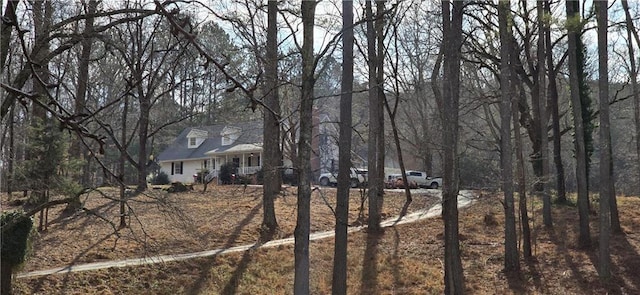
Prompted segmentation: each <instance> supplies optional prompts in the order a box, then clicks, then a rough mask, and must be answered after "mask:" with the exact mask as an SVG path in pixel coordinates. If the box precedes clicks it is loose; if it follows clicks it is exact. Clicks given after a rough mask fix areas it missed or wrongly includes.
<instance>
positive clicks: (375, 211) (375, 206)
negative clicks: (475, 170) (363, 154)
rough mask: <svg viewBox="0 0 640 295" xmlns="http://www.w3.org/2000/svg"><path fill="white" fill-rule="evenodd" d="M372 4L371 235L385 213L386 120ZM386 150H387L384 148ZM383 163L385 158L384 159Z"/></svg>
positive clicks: (369, 15) (368, 8) (369, 47)
mask: <svg viewBox="0 0 640 295" xmlns="http://www.w3.org/2000/svg"><path fill="white" fill-rule="evenodd" d="M371 2H372V1H366V2H365V11H366V12H365V14H366V15H365V16H366V18H367V29H366V32H367V59H368V66H369V72H368V79H369V80H368V81H369V92H368V94H369V133H368V134H369V138H368V139H369V142H368V149H367V164H368V169H369V171H368V175H369V177H368V192H367V193H368V197H369V218H368V220H367V229H368V230H369V231H372V232H378V231H381V230H382V229H381V228H380V221H381V220H380V218H381V217H380V213H381V210H382V207H381V203H382V193H383V192H382V178H383V177H380V171H381V170H382V173H384V165H383V166H380V159H379V158H380V157H381V156H382V157H384V156H383V154H381V153H382V152H383V151H381V150H380V145H381V144H382V145H383V144H384V142H380V140H382V137H383V132H382V130H384V129H382V128H380V127H382V126H384V125H383V123H382V122H383V120H384V113H383V112H382V111H383V109H382V107H383V106H382V99H381V96H382V95H383V90H382V89H383V86H382V80H380V79H379V78H380V76H379V75H382V74H381V73H378V71H381V70H382V69H381V68H380V67H379V65H380V64H381V63H382V60H383V59H384V56H378V51H376V48H377V45H380V44H381V43H376V40H377V38H380V36H377V27H378V26H380V25H381V24H380V20H378V19H377V18H374V15H373V8H372V5H373V4H372V3H371ZM383 148H384V147H383ZM382 162H383V163H384V158H383V159H382Z"/></svg>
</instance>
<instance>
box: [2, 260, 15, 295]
mask: <svg viewBox="0 0 640 295" xmlns="http://www.w3.org/2000/svg"><path fill="white" fill-rule="evenodd" d="M0 265H2V266H1V267H2V269H1V270H0V285H2V287H0V294H7V295H11V294H13V288H12V287H11V283H12V280H11V279H12V276H13V268H12V267H11V264H10V263H7V262H4V261H2V262H0Z"/></svg>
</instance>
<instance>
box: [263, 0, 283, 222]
mask: <svg viewBox="0 0 640 295" xmlns="http://www.w3.org/2000/svg"><path fill="white" fill-rule="evenodd" d="M267 19H268V27H267V54H266V55H267V56H266V57H267V58H266V64H265V79H266V83H267V87H266V88H267V91H268V93H267V96H266V97H265V106H266V108H265V110H264V129H263V130H264V131H263V132H264V136H263V137H264V158H263V164H264V165H263V172H264V189H263V192H262V199H263V202H262V209H263V211H264V215H263V218H262V229H263V230H266V231H267V232H269V233H275V231H276V230H277V228H278V221H277V220H276V211H275V205H274V200H275V198H276V196H277V194H278V192H280V181H279V180H278V179H279V177H280V173H278V171H279V170H278V166H279V164H280V158H281V156H280V122H279V119H278V117H279V116H280V102H279V98H278V1H269V2H268V9H267Z"/></svg>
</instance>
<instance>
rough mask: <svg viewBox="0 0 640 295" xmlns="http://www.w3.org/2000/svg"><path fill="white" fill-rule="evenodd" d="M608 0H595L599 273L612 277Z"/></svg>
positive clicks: (601, 276)
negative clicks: (610, 243) (598, 132)
mask: <svg viewBox="0 0 640 295" xmlns="http://www.w3.org/2000/svg"><path fill="white" fill-rule="evenodd" d="M607 5H608V4H607V2H606V1H596V2H595V7H596V20H597V24H598V91H599V99H600V233H599V245H598V252H599V255H598V262H599V264H598V275H600V278H603V279H609V278H610V277H611V253H610V249H609V238H610V235H611V207H610V203H609V202H610V199H611V198H613V197H614V196H613V194H612V189H611V188H612V187H613V186H612V183H613V177H612V171H611V170H612V168H611V167H612V166H611V127H610V121H609V63H608V59H609V57H608V55H607V54H608V48H607V29H608V17H607V12H608V7H607Z"/></svg>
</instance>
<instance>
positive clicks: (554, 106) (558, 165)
mask: <svg viewBox="0 0 640 295" xmlns="http://www.w3.org/2000/svg"><path fill="white" fill-rule="evenodd" d="M544 12H545V15H548V16H551V1H546V2H545V5H544ZM544 32H545V46H546V48H545V50H546V51H547V54H546V57H547V71H548V77H549V88H548V98H547V104H548V105H549V108H550V111H551V119H552V120H551V126H552V128H551V129H552V130H553V162H554V165H555V170H556V172H555V175H556V178H555V179H556V191H557V194H558V199H557V201H558V203H566V201H567V194H566V188H565V179H564V178H565V173H564V164H563V163H562V146H561V144H560V143H561V137H562V133H561V132H560V114H559V110H558V103H559V102H558V101H559V95H558V83H557V81H556V78H557V75H558V68H559V66H558V67H554V63H553V54H552V53H553V44H552V43H551V30H550V29H549V27H548V26H547V27H546V29H545V30H544ZM549 173H550V172H549Z"/></svg>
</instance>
